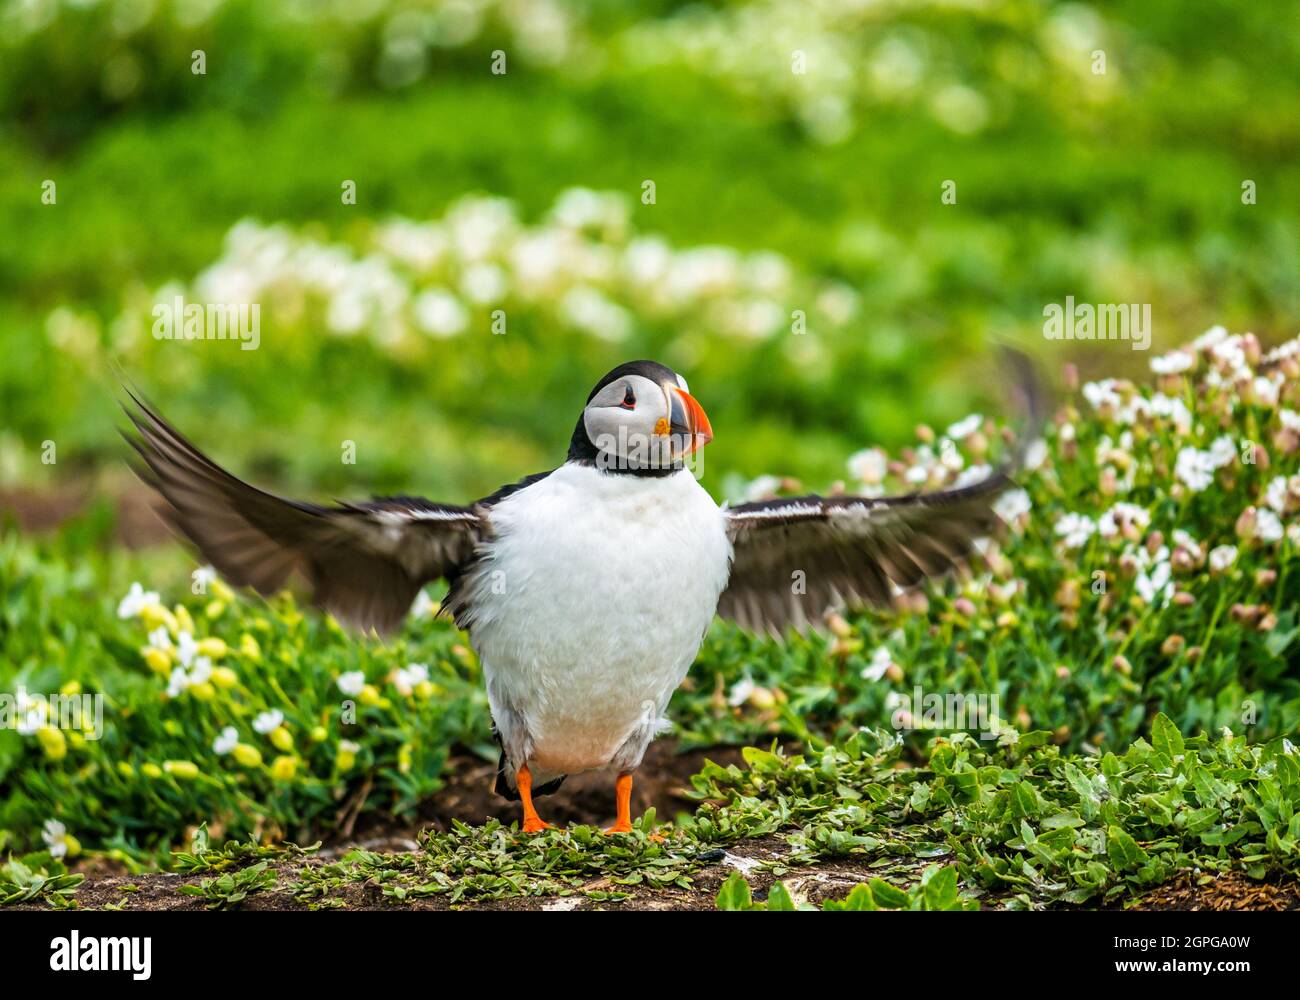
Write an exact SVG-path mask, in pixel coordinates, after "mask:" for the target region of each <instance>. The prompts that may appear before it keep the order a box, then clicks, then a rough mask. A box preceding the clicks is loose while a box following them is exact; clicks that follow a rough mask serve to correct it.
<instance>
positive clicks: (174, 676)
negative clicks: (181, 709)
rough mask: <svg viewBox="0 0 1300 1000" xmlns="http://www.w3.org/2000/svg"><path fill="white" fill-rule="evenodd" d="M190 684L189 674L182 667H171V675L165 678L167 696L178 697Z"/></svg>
mask: <svg viewBox="0 0 1300 1000" xmlns="http://www.w3.org/2000/svg"><path fill="white" fill-rule="evenodd" d="M189 686H190V675H189V674H187V673H186V672H185V668H184V667H173V668H172V673H171V677H170V678H168V680H167V697H169V698H179V697H180V696H181V695H182V694H183V693H184V691H185V689H186V688H187V687H189Z"/></svg>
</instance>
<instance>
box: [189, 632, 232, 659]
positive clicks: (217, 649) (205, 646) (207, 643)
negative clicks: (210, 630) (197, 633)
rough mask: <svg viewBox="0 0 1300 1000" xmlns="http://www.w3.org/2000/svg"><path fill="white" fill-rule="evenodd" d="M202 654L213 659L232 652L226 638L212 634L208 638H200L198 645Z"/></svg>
mask: <svg viewBox="0 0 1300 1000" xmlns="http://www.w3.org/2000/svg"><path fill="white" fill-rule="evenodd" d="M196 648H197V649H198V651H199V655H200V656H206V657H208V659H211V660H219V659H221V658H222V657H223V656H225V655H226V654H227V653H228V652H230V650H229V648H228V647H227V646H226V643H225V640H224V639H218V638H217V637H216V636H210V637H208V638H207V639H200V640H199V641H198V645H197V647H196Z"/></svg>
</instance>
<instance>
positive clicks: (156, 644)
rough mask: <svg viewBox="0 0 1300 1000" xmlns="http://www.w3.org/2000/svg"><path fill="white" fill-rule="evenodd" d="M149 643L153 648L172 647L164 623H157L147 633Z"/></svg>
mask: <svg viewBox="0 0 1300 1000" xmlns="http://www.w3.org/2000/svg"><path fill="white" fill-rule="evenodd" d="M149 645H150V646H152V647H153V648H154V649H171V648H172V637H171V635H169V634H168V632H167V626H166V625H159V626H158V627H157V628H156V629H154V630H153V631H152V632H150V633H149Z"/></svg>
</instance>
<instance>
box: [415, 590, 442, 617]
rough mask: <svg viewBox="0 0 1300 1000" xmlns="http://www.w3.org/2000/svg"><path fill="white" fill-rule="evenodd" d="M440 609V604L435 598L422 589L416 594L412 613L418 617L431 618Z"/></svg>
mask: <svg viewBox="0 0 1300 1000" xmlns="http://www.w3.org/2000/svg"><path fill="white" fill-rule="evenodd" d="M437 611H438V605H436V604H434V603H433V598H431V597H430V596H429V595H428V594H426V593H425V592H424V591H423V590H421V591H420V592H419V593H418V594H416V595H415V603H414V604H413V605H412V606H411V614H413V615H414V616H415V617H416V618H430V617H432V616H433V615H434V614H436V613H437Z"/></svg>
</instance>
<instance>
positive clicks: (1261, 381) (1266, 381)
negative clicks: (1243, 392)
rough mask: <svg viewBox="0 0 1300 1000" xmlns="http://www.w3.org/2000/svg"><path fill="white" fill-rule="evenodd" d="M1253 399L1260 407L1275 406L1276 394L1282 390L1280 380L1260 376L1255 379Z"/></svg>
mask: <svg viewBox="0 0 1300 1000" xmlns="http://www.w3.org/2000/svg"><path fill="white" fill-rule="evenodd" d="M1254 386H1255V398H1256V399H1257V400H1258V401H1259V403H1260V405H1261V406H1277V397H1278V392H1279V391H1280V390H1281V388H1282V383H1281V380H1280V379H1272V378H1269V377H1268V376H1266V375H1260V376H1259V377H1258V378H1256V379H1255V383H1254Z"/></svg>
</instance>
